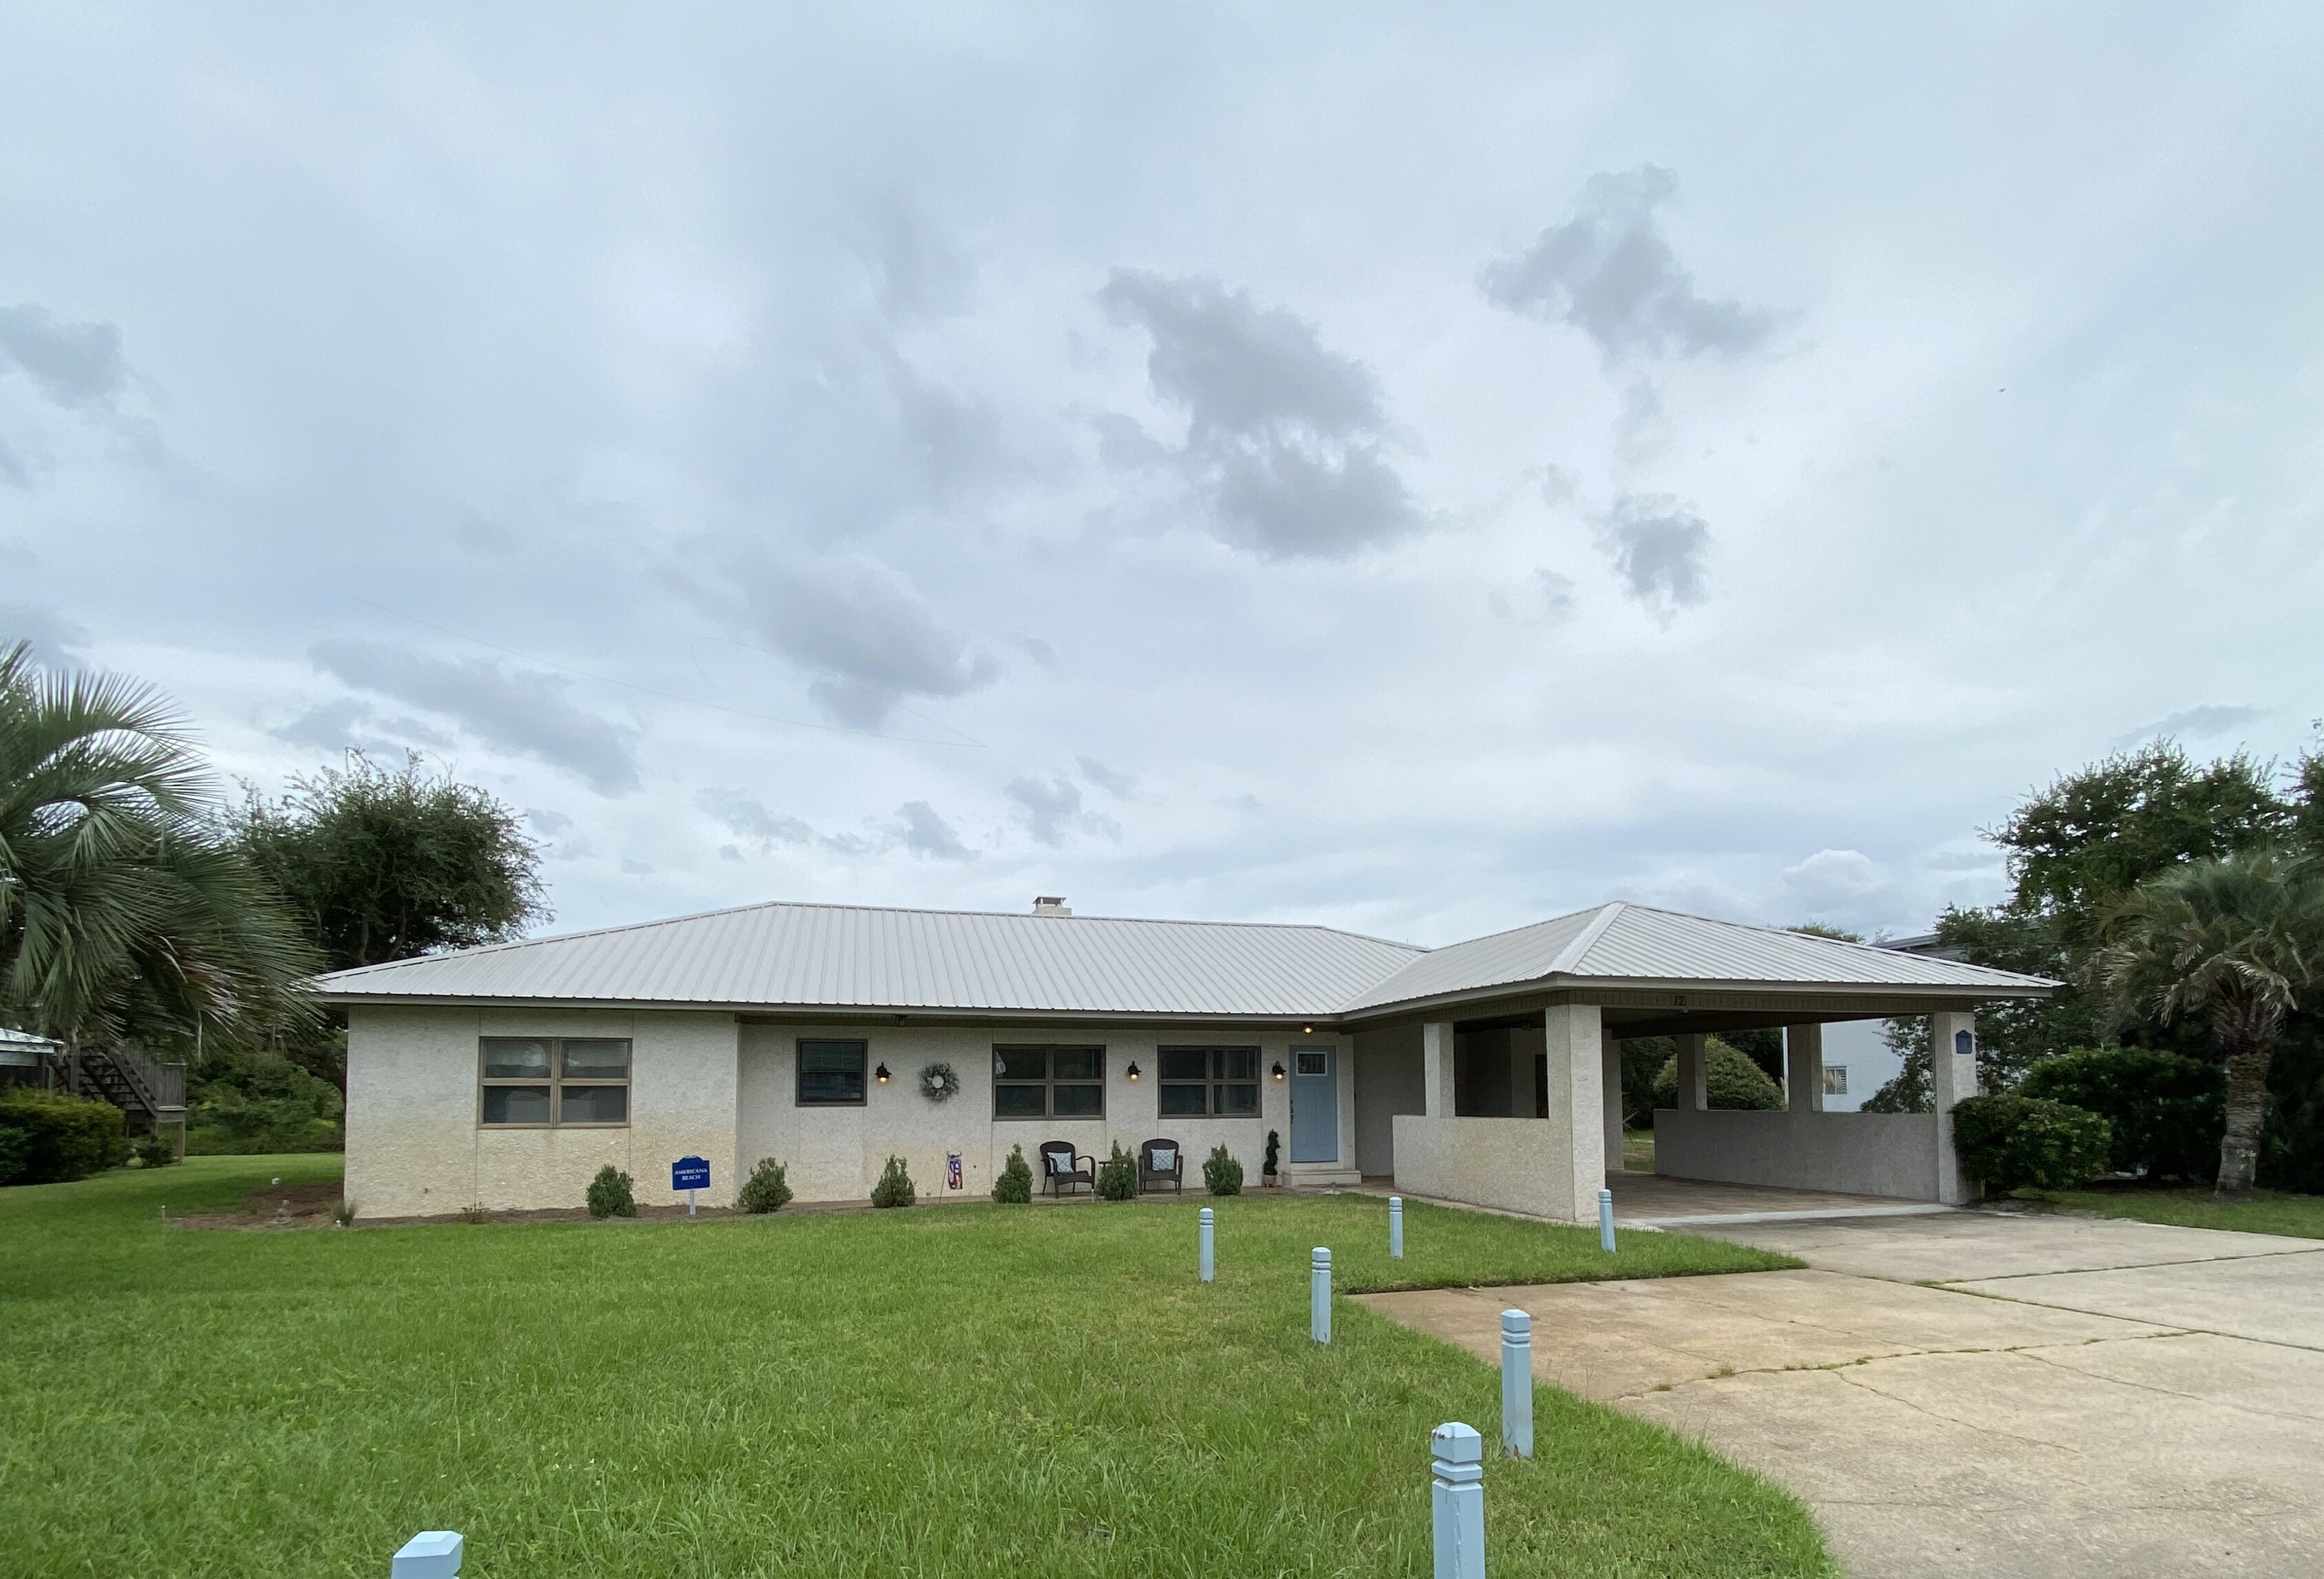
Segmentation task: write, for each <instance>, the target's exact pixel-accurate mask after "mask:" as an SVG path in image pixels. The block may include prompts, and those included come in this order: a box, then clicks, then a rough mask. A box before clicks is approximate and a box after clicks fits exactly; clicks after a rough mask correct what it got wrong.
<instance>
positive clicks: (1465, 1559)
mask: <svg viewBox="0 0 2324 1579" xmlns="http://www.w3.org/2000/svg"><path fill="white" fill-rule="evenodd" d="M1428 1454H1429V1457H1430V1459H1431V1460H1432V1461H1433V1462H1431V1464H1429V1466H1428V1468H1429V1472H1430V1474H1431V1476H1432V1479H1431V1482H1430V1487H1429V1489H1430V1491H1431V1492H1432V1493H1433V1495H1432V1497H1431V1502H1432V1504H1433V1507H1432V1509H1431V1511H1432V1513H1433V1514H1434V1518H1433V1519H1432V1520H1431V1522H1432V1523H1433V1524H1434V1533H1435V1537H1436V1568H1435V1579H1485V1484H1484V1482H1485V1464H1484V1459H1485V1439H1484V1438H1483V1437H1481V1436H1478V1435H1477V1432H1476V1428H1475V1427H1471V1426H1463V1425H1462V1424H1461V1423H1460V1422H1458V1421H1457V1420H1456V1421H1452V1422H1451V1423H1448V1424H1446V1425H1443V1426H1439V1427H1436V1429H1435V1430H1434V1431H1431V1432H1430V1433H1429V1434H1428Z"/></svg>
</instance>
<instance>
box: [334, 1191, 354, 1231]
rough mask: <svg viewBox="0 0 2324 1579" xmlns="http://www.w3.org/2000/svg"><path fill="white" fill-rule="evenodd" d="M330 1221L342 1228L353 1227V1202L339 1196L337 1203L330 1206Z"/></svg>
mask: <svg viewBox="0 0 2324 1579" xmlns="http://www.w3.org/2000/svg"><path fill="white" fill-rule="evenodd" d="M331 1221H332V1222H334V1223H337V1224H338V1225H339V1226H340V1227H342V1228H353V1227H354V1226H355V1203H354V1202H353V1201H350V1200H347V1199H346V1198H345V1197H341V1199H340V1201H339V1204H338V1205H336V1206H334V1207H332V1208H331Z"/></svg>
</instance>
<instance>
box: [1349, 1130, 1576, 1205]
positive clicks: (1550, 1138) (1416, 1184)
mask: <svg viewBox="0 0 2324 1579" xmlns="http://www.w3.org/2000/svg"><path fill="white" fill-rule="evenodd" d="M1394 1124H1395V1129H1396V1185H1397V1188H1398V1189H1399V1190H1403V1191H1405V1192H1406V1193H1407V1194H1411V1195H1416V1196H1434V1198H1436V1199H1437V1200H1441V1201H1465V1202H1467V1203H1468V1204H1469V1205H1473V1206H1493V1207H1498V1208H1499V1209H1500V1210H1502V1211H1505V1212H1525V1213H1529V1214H1532V1215H1534V1216H1536V1217H1551V1218H1554V1219H1556V1220H1557V1221H1559V1222H1562V1223H1581V1222H1584V1221H1592V1222H1594V1221H1595V1220H1596V1217H1597V1210H1598V1208H1597V1203H1596V1201H1595V1199H1594V1198H1593V1199H1591V1201H1588V1202H1583V1201H1581V1200H1578V1199H1576V1197H1575V1195H1574V1187H1573V1177H1574V1174H1573V1148H1572V1133H1571V1131H1569V1130H1568V1129H1567V1127H1566V1126H1564V1125H1562V1124H1553V1123H1545V1122H1543V1121H1541V1120H1539V1119H1459V1118H1454V1119H1436V1118H1429V1117H1426V1116H1425V1115H1423V1114H1418V1113H1398V1114H1397V1115H1396V1118H1395V1120H1394Z"/></svg>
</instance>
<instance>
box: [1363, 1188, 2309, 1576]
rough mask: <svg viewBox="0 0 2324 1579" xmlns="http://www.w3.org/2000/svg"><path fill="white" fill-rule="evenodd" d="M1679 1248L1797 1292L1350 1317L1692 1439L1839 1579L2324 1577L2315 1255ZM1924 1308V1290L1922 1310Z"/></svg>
mask: <svg viewBox="0 0 2324 1579" xmlns="http://www.w3.org/2000/svg"><path fill="white" fill-rule="evenodd" d="M1692 1232H1696V1233H1711V1234H1714V1235H1716V1236H1717V1237H1720V1238H1724V1239H1730V1240H1734V1241H1737V1242H1743V1243H1748V1244H1755V1245H1759V1246H1762V1247H1764V1248H1766V1249H1768V1250H1775V1251H1785V1252H1788V1253H1790V1254H1792V1255H1795V1256H1797V1257H1799V1258H1800V1259H1801V1260H1804V1261H1806V1262H1807V1263H1808V1265H1809V1268H1810V1269H1811V1270H1805V1271H1795V1272H1761V1273H1744V1274H1738V1275H1734V1276H1727V1277H1712V1278H1673V1279H1655V1280H1641V1281H1634V1282H1612V1283H1589V1284H1572V1283H1569V1284H1552V1285H1545V1286H1541V1287H1535V1288H1485V1289H1452V1290H1441V1291H1430V1292H1425V1293H1413V1294H1379V1295H1365V1296H1360V1301H1361V1303H1363V1304H1365V1305H1369V1306H1370V1307H1372V1308H1374V1309H1376V1310H1379V1311H1380V1312H1381V1313H1383V1314H1385V1315H1388V1316H1391V1317H1393V1318H1395V1319H1397V1320H1398V1321H1402V1322H1405V1323H1406V1324H1407V1325H1413V1326H1416V1327H1419V1328H1421V1329H1422V1330H1424V1331H1427V1332H1431V1333H1434V1334H1437V1335H1439V1336H1442V1337H1444V1338H1446V1339H1448V1340H1449V1341H1451V1342H1452V1343H1455V1344H1459V1345H1461V1346H1462V1347H1463V1348H1466V1349H1468V1350H1470V1351H1471V1353H1476V1354H1477V1355H1478V1356H1479V1357H1480V1358H1481V1359H1484V1360H1487V1361H1488V1362H1498V1359H1499V1313H1500V1311H1501V1310H1502V1309H1504V1308H1506V1307H1512V1306H1514V1307H1519V1308H1522V1309H1526V1310H1529V1311H1531V1312H1532V1313H1533V1316H1534V1334H1535V1336H1534V1351H1535V1375H1536V1377H1537V1378H1538V1379H1539V1380H1543V1381H1545V1382H1552V1383H1554V1384H1556V1385H1559V1386H1562V1387H1566V1388H1569V1389H1571V1390H1573V1391H1575V1392H1578V1393H1581V1394H1582V1395H1583V1396H1585V1397H1590V1398H1595V1399H1603V1400H1606V1401H1609V1402H1611V1403H1614V1404H1616V1405H1617V1406H1618V1407H1620V1408H1625V1409H1628V1410H1629V1411H1630V1412H1632V1413H1634V1414H1637V1415H1639V1416H1642V1417H1646V1418H1648V1419H1652V1420H1655V1421H1657V1422H1659V1423H1661V1424H1664V1425H1666V1426H1669V1427H1672V1428H1673V1429H1674V1430H1677V1431H1679V1432H1680V1433H1682V1434H1683V1435H1685V1436H1695V1437H1700V1438H1701V1439H1703V1440H1705V1441H1706V1442H1708V1443H1709V1444H1710V1445H1711V1446H1713V1447H1714V1448H1716V1449H1717V1450H1718V1451H1719V1452H1720V1453H1721V1454H1724V1455H1725V1456H1727V1457H1728V1458H1730V1459H1732V1460H1734V1461H1735V1462H1737V1463H1739V1464H1747V1465H1748V1466H1750V1467H1751V1468H1754V1469H1757V1470H1759V1471H1760V1472H1762V1473H1765V1474H1766V1475H1768V1476H1769V1477H1770V1478H1771V1479H1774V1480H1775V1481H1777V1482H1781V1483H1782V1484H1784V1486H1786V1487H1788V1488H1789V1489H1790V1490H1791V1491H1793V1492H1794V1493H1795V1494H1796V1495H1798V1496H1799V1497H1800V1498H1801V1499H1802V1500H1803V1501H1805V1502H1807V1503H1808V1504H1809V1506H1810V1507H1812V1509H1813V1510H1814V1511H1815V1514H1816V1517H1817V1519H1819V1520H1820V1521H1821V1524H1822V1525H1823V1528H1824V1530H1825V1533H1826V1536H1827V1537H1828V1538H1829V1540H1830V1542H1831V1547H1832V1550H1833V1552H1834V1553H1835V1554H1836V1555H1837V1556H1838V1557H1839V1558H1840V1563H1841V1565H1842V1566H1843V1567H1844V1568H1845V1569H1846V1570H1847V1571H1848V1572H1849V1574H1853V1575H1857V1576H1858V1579H1892V1576H1893V1579H1904V1576H1912V1579H1922V1576H1925V1575H1947V1576H1950V1575H1964V1576H1966V1575H1976V1576H1977V1579H1995V1576H1997V1575H2004V1576H2006V1575H2019V1574H2025V1575H2036V1576H2038V1579H2082V1576H2084V1575H2088V1576H2090V1579H2098V1576H2099V1575H2107V1576H2108V1579H2112V1576H2115V1575H2121V1574H2196V1573H2199V1574H2239V1575H2241V1574H2248V1575H2284V1576H2286V1579H2289V1576H2291V1575H2295V1574H2298V1575H2311V1574H2317V1573H2319V1571H2324V1498H2319V1493H2318V1482H2319V1470H2324V1242H2317V1241H2313V1240H2300V1239H2281V1238H2274V1237H2269V1236H2264V1235H2259V1234H2241V1233H2209V1232H2206V1231H2204V1230H2200V1229H2192V1228H2164V1227H2157V1226H2153V1225H2150V1224H2146V1223H2125V1222H2106V1221H2098V1220H2092V1219H2083V1218H2066V1217H2035V1216H2022V1217H2010V1216H1999V1215H1993V1214H1985V1213H1950V1214H1944V1215H1941V1216H1904V1217H1897V1216H1882V1217H1849V1218H1845V1219H1833V1220H1826V1221H1821V1222H1803V1221H1773V1222H1770V1221H1759V1222H1750V1223H1731V1224H1729V1225H1728V1226H1725V1227H1703V1228H1695V1229H1692ZM1932 1285H1933V1286H1932Z"/></svg>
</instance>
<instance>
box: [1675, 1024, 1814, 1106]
mask: <svg viewBox="0 0 2324 1579" xmlns="http://www.w3.org/2000/svg"><path fill="white" fill-rule="evenodd" d="M1702 1057H1703V1061H1704V1062H1705V1063H1706V1064H1707V1065H1708V1066H1709V1067H1708V1068H1707V1069H1706V1070H1705V1071H1704V1077H1703V1084H1704V1085H1706V1086H1708V1087H1709V1088H1710V1095H1711V1106H1712V1107H1714V1108H1717V1109H1720V1110H1721V1111H1725V1112H1747V1113H1748V1112H1751V1111H1754V1110H1757V1111H1759V1112H1772V1111H1774V1110H1775V1109H1776V1108H1779V1107H1781V1106H1783V1105H1784V1088H1783V1087H1782V1086H1780V1085H1776V1084H1775V1082H1774V1081H1772V1080H1770V1079H1768V1078H1767V1073H1766V1070H1764V1069H1762V1068H1760V1067H1759V1066H1758V1065H1757V1064H1755V1063H1753V1062H1752V1061H1751V1057H1750V1055H1749V1054H1748V1053H1745V1052H1743V1051H1742V1050H1741V1049H1740V1048H1736V1047H1734V1046H1733V1045H1732V1044H1730V1043H1729V1042H1728V1041H1727V1040H1726V1039H1724V1038H1722V1037H1715V1036H1714V1037H1707V1038H1705V1039H1704V1040H1703V1044H1702ZM1678 1105H1679V1100H1678V1055H1677V1054H1676V1053H1673V1054H1672V1055H1671V1056H1670V1057H1667V1058H1665V1059H1664V1060H1663V1067H1662V1069H1661V1071H1660V1072H1659V1073H1657V1074H1656V1075H1655V1106H1656V1107H1673V1108H1674V1107H1676V1106H1678Z"/></svg>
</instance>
